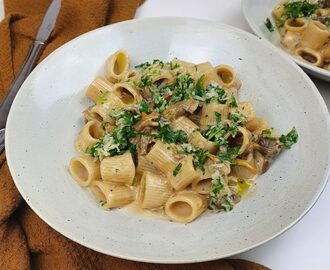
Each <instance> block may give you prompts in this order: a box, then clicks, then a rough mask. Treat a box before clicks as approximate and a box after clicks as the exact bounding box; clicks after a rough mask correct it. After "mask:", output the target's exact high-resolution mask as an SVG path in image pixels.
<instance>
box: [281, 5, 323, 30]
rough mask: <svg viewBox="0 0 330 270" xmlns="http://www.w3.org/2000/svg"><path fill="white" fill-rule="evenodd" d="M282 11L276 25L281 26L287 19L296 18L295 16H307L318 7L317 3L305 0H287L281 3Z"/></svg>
mask: <svg viewBox="0 0 330 270" xmlns="http://www.w3.org/2000/svg"><path fill="white" fill-rule="evenodd" d="M283 7H284V13H283V14H282V15H281V17H280V18H279V19H278V20H277V21H276V26H277V27H282V26H283V25H284V23H285V21H286V20H287V19H292V20H296V19H297V18H302V17H309V16H311V15H312V14H313V13H314V12H315V10H316V9H317V8H318V7H319V4H318V3H316V4H312V3H309V2H308V1H307V0H304V1H296V2H289V3H285V4H283Z"/></svg>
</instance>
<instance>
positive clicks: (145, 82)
mask: <svg viewBox="0 0 330 270" xmlns="http://www.w3.org/2000/svg"><path fill="white" fill-rule="evenodd" d="M138 86H139V87H150V86H152V81H151V78H150V76H148V75H142V76H141V78H140V81H139V82H138Z"/></svg>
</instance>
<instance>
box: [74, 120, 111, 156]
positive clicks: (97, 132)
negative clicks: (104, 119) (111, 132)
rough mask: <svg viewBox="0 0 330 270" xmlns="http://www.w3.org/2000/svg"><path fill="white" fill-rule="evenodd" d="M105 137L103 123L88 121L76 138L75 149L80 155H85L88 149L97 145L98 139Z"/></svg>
mask: <svg viewBox="0 0 330 270" xmlns="http://www.w3.org/2000/svg"><path fill="white" fill-rule="evenodd" d="M103 136H104V130H103V129H102V127H101V123H100V122H99V121H97V120H91V121H88V122H87V123H86V124H85V125H84V127H83V128H82V130H81V132H80V134H79V135H78V137H77V138H76V141H75V148H76V150H77V151H78V152H80V153H85V151H86V149H87V147H90V146H92V145H94V144H95V143H97V141H98V139H100V138H101V137H103Z"/></svg>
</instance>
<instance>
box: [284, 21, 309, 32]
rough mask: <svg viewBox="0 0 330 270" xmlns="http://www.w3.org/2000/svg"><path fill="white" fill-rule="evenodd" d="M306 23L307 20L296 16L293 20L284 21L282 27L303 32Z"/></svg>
mask: <svg viewBox="0 0 330 270" xmlns="http://www.w3.org/2000/svg"><path fill="white" fill-rule="evenodd" d="M307 25H308V21H307V20H306V19H303V18H297V19H295V20H292V19H288V20H286V21H285V23H284V28H285V29H286V30H287V31H290V32H296V33H297V32H299V33H301V32H303V31H304V30H305V29H306V27H307Z"/></svg>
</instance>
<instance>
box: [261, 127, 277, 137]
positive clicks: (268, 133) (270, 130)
mask: <svg viewBox="0 0 330 270" xmlns="http://www.w3.org/2000/svg"><path fill="white" fill-rule="evenodd" d="M261 136H262V137H265V138H271V137H274V129H273V128H267V129H264V130H263V131H262V132H261Z"/></svg>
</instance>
